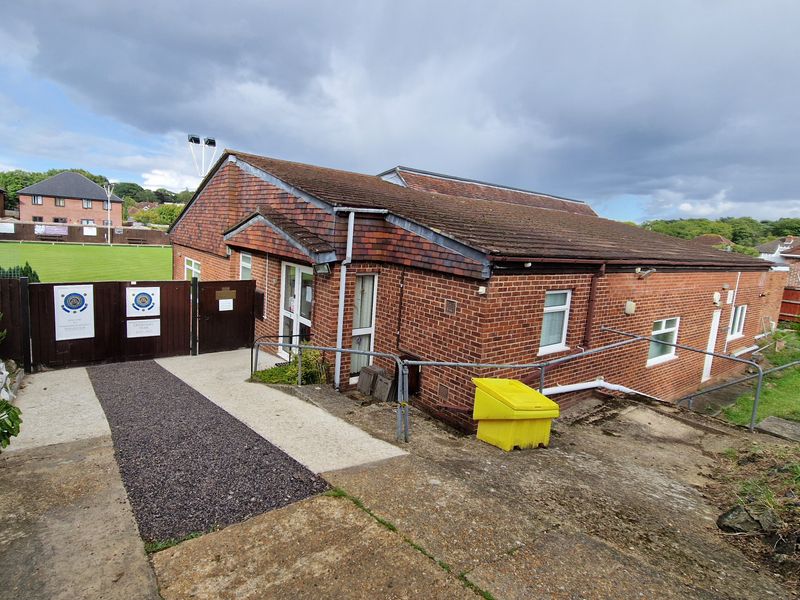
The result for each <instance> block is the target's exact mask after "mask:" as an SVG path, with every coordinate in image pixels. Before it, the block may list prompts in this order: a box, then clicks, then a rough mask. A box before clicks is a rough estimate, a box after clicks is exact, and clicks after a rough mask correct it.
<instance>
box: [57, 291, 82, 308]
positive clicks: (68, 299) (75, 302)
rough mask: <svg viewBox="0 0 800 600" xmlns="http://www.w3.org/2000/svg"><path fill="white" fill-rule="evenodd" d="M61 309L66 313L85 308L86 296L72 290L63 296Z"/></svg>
mask: <svg viewBox="0 0 800 600" xmlns="http://www.w3.org/2000/svg"><path fill="white" fill-rule="evenodd" d="M61 309H62V310H63V311H64V312H68V313H78V312H81V311H83V310H86V298H85V297H84V295H83V294H79V293H77V292H72V293H70V294H67V295H66V296H64V300H63V302H62V304H61Z"/></svg>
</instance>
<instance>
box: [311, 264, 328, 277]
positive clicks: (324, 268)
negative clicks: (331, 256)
mask: <svg viewBox="0 0 800 600" xmlns="http://www.w3.org/2000/svg"><path fill="white" fill-rule="evenodd" d="M314 273H316V274H317V275H330V274H331V265H330V263H317V264H315V265H314Z"/></svg>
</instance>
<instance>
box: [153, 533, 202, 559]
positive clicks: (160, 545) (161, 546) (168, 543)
mask: <svg viewBox="0 0 800 600" xmlns="http://www.w3.org/2000/svg"><path fill="white" fill-rule="evenodd" d="M206 533H207V532H205V531H195V532H193V533H190V534H189V535H185V536H183V537H180V538H167V539H165V540H155V541H152V542H145V543H144V551H145V552H147V553H148V554H155V553H156V552H161V551H162V550H166V549H167V548H172V547H173V546H177V545H178V544H180V543H181V542H185V541H186V540H193V539H194V538H198V537H200V536H201V535H205V534H206Z"/></svg>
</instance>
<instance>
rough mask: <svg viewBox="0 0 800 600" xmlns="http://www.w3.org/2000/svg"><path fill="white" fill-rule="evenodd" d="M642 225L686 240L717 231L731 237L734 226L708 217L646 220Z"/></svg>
mask: <svg viewBox="0 0 800 600" xmlns="http://www.w3.org/2000/svg"><path fill="white" fill-rule="evenodd" d="M642 227H644V228H645V229H649V230H650V231H656V232H658V233H663V234H666V235H671V236H673V237H679V238H683V239H686V240H691V239H694V238H696V237H697V236H698V235H703V234H705V233H716V234H719V235H721V236H724V237H726V238H728V239H731V236H732V235H733V228H732V227H731V226H730V225H728V224H727V223H722V222H720V221H709V220H708V219H672V220H654V221H645V222H644V223H642Z"/></svg>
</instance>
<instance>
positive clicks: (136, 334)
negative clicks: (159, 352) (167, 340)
mask: <svg viewBox="0 0 800 600" xmlns="http://www.w3.org/2000/svg"><path fill="white" fill-rule="evenodd" d="M127 326H128V337H129V338H140V337H157V336H159V335H161V319H134V320H129V321H128V322H127Z"/></svg>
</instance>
